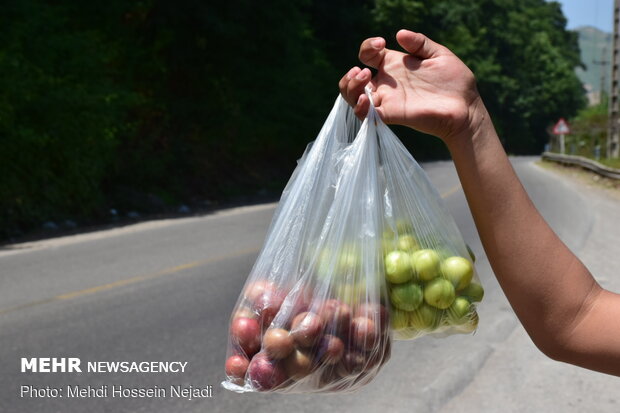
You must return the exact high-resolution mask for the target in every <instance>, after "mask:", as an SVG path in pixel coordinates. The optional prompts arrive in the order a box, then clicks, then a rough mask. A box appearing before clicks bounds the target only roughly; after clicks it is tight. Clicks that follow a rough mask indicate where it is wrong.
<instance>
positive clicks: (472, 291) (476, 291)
mask: <svg viewBox="0 0 620 413" xmlns="http://www.w3.org/2000/svg"><path fill="white" fill-rule="evenodd" d="M459 295H461V296H463V297H467V298H468V299H469V301H471V302H472V303H477V302H479V301H482V298H483V297H484V288H482V286H481V285H480V284H478V283H475V282H472V283H470V284H469V285H468V286H467V287H465V288H464V289H462V290H461V291H459Z"/></svg>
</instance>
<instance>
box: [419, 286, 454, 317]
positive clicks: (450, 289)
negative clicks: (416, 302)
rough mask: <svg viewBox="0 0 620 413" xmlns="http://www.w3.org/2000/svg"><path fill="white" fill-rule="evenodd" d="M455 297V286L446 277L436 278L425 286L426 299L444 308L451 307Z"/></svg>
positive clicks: (428, 302) (437, 306)
mask: <svg viewBox="0 0 620 413" xmlns="http://www.w3.org/2000/svg"><path fill="white" fill-rule="evenodd" d="M455 297H456V293H455V291H454V286H453V285H452V283H451V282H450V281H448V280H446V279H444V278H436V279H434V280H432V281H431V282H429V283H428V284H426V286H425V287H424V301H426V303H427V304H429V305H432V306H433V307H436V308H439V309H442V310H445V309H446V308H448V307H450V306H451V305H452V303H453V302H454V298H455Z"/></svg>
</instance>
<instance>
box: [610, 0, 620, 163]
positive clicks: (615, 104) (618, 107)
mask: <svg viewBox="0 0 620 413" xmlns="http://www.w3.org/2000/svg"><path fill="white" fill-rule="evenodd" d="M612 47H613V52H612V58H611V94H610V98H609V130H608V132H607V157H608V158H618V157H620V100H619V96H618V92H619V90H618V87H619V85H618V82H620V73H619V72H620V0H614V37H613V46H612Z"/></svg>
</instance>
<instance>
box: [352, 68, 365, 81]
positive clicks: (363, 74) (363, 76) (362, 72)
mask: <svg viewBox="0 0 620 413" xmlns="http://www.w3.org/2000/svg"><path fill="white" fill-rule="evenodd" d="M365 77H366V71H365V70H362V71H361V72H359V73H358V74H357V76H355V78H356V79H357V80H363V79H364V78H365Z"/></svg>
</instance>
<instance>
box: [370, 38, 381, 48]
mask: <svg viewBox="0 0 620 413" xmlns="http://www.w3.org/2000/svg"><path fill="white" fill-rule="evenodd" d="M370 45H371V46H372V47H374V48H375V49H381V48H382V47H383V41H382V40H381V39H375V40H371V41H370Z"/></svg>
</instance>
